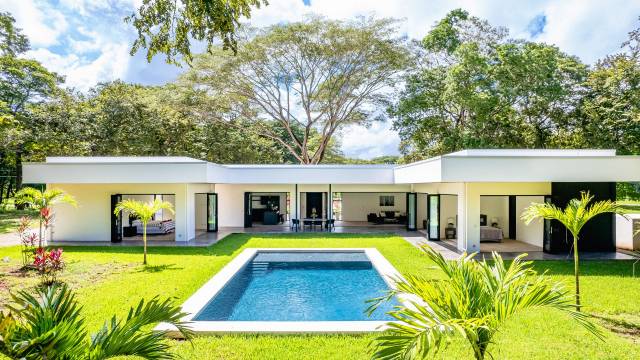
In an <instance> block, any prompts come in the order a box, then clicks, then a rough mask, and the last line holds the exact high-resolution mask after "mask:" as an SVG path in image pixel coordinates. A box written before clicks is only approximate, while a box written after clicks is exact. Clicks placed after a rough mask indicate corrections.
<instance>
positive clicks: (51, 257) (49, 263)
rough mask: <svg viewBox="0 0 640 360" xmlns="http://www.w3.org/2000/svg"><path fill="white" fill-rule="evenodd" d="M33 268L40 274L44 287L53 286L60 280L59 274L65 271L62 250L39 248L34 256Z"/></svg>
mask: <svg viewBox="0 0 640 360" xmlns="http://www.w3.org/2000/svg"><path fill="white" fill-rule="evenodd" d="M33 267H35V268H36V270H37V271H38V274H40V278H41V284H42V285H44V286H49V285H53V284H55V283H56V281H57V279H58V274H59V273H60V272H62V270H64V259H62V249H51V250H47V249H45V248H41V247H39V248H37V249H36V251H35V254H34V256H33Z"/></svg>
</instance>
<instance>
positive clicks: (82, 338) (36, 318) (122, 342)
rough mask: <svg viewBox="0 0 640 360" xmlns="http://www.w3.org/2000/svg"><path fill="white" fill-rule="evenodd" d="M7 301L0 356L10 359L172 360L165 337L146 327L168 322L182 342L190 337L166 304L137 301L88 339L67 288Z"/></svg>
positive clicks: (0, 318) (2, 316) (176, 309)
mask: <svg viewBox="0 0 640 360" xmlns="http://www.w3.org/2000/svg"><path fill="white" fill-rule="evenodd" d="M12 298H13V305H12V306H10V307H9V313H4V312H0V353H2V354H4V355H7V356H9V357H10V358H12V359H88V360H99V359H107V358H110V357H114V356H122V355H137V356H140V357H143V358H146V359H173V358H174V356H173V355H172V354H170V353H168V349H169V345H168V344H167V343H166V342H165V341H164V337H165V335H166V332H161V331H160V332H154V331H152V330H148V325H152V324H155V323H157V322H167V323H170V324H172V325H174V326H175V327H176V328H177V329H178V331H179V332H180V333H181V334H182V335H183V336H184V337H185V338H187V339H191V337H192V336H193V332H192V331H191V330H190V329H189V328H188V327H187V323H185V322H183V321H181V320H180V319H181V318H182V317H183V316H184V315H185V314H184V313H182V312H181V311H180V308H179V307H177V306H174V305H173V304H172V303H171V302H170V301H169V300H164V301H160V300H159V299H158V298H153V299H152V300H151V301H149V302H145V301H144V299H143V300H140V302H139V303H138V306H137V307H135V308H131V309H130V310H129V314H128V316H127V318H126V319H125V320H118V319H117V318H116V317H115V316H114V317H113V318H111V320H110V321H107V322H106V323H105V324H104V326H103V327H102V328H101V329H100V330H99V331H98V332H97V333H95V334H92V335H91V336H90V337H88V336H87V331H86V329H85V326H84V320H83V318H82V317H81V310H82V309H81V307H80V306H79V305H78V303H77V302H76V300H75V296H74V294H73V293H72V292H71V290H69V289H68V288H67V286H66V285H64V286H62V287H59V286H50V287H46V288H38V289H37V290H36V294H35V296H34V295H31V294H30V293H28V292H27V291H24V290H23V291H19V292H18V293H17V294H14V295H12Z"/></svg>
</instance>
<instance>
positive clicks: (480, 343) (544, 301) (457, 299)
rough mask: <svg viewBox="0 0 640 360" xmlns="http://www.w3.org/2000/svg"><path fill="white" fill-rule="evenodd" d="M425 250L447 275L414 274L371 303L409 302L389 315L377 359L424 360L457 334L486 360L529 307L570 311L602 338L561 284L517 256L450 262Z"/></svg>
mask: <svg viewBox="0 0 640 360" xmlns="http://www.w3.org/2000/svg"><path fill="white" fill-rule="evenodd" d="M422 250H423V251H424V252H425V254H426V255H427V258H428V259H429V260H431V261H433V262H434V263H435V264H436V266H437V267H438V268H439V269H440V270H442V272H443V273H444V275H445V279H444V280H433V279H429V278H426V277H423V276H418V275H410V276H407V277H406V280H402V279H397V281H396V289H394V290H391V291H390V292H389V293H388V294H387V295H386V296H384V297H381V298H378V299H374V300H372V302H373V305H372V307H371V308H370V311H371V312H372V311H374V310H375V309H376V307H377V306H379V305H380V304H381V303H382V302H385V301H388V300H389V299H391V298H392V297H398V298H399V299H401V301H404V302H405V303H404V304H403V305H401V306H398V307H397V308H396V309H395V310H393V311H391V312H389V314H390V315H391V316H392V317H393V318H394V319H395V321H394V322H390V323H388V324H387V326H388V327H389V330H388V331H387V332H385V333H384V334H383V335H380V336H378V337H377V338H376V339H375V341H374V345H375V352H374V354H373V358H374V359H426V358H429V357H430V355H432V354H434V353H436V352H438V351H439V350H441V349H442V348H443V347H444V346H445V344H446V343H447V342H448V338H450V337H452V336H454V335H460V336H462V337H464V338H465V339H466V340H467V342H468V343H469V345H471V348H472V349H473V353H474V356H475V358H476V359H484V358H485V355H486V354H487V348H488V346H489V345H490V344H491V343H492V339H493V337H494V336H495V335H496V333H497V332H498V330H499V328H500V327H501V326H503V325H504V323H505V322H506V321H507V320H509V319H510V318H513V317H515V316H517V315H519V314H520V313H523V312H525V311H526V310H529V309H539V308H545V307H547V308H553V309H557V310H560V311H563V312H565V313H567V314H568V315H569V316H571V317H572V318H573V319H574V320H576V321H577V322H578V323H579V324H580V325H582V326H583V327H585V328H586V329H587V330H588V331H589V332H591V333H592V334H594V335H596V336H597V337H599V338H602V334H601V332H600V331H599V330H598V329H597V328H596V327H595V325H594V324H592V323H591V322H589V320H588V316H587V315H584V314H583V313H580V312H577V311H573V310H572V306H573V305H572V304H571V296H570V295H568V294H567V291H565V290H564V289H563V287H562V285H561V284H560V283H557V282H554V281H551V280H550V278H549V277H547V276H544V275H537V273H536V272H535V270H533V269H532V268H531V264H532V263H531V262H527V261H522V259H523V258H524V257H525V256H526V254H522V255H520V256H518V257H517V258H516V259H515V260H513V261H512V262H511V263H510V264H509V265H508V266H507V265H506V264H505V263H504V261H503V260H502V257H501V256H500V255H498V254H497V253H495V252H494V253H493V255H492V258H493V259H492V260H493V261H492V262H491V263H489V262H487V261H485V260H482V261H475V260H474V259H473V257H474V256H475V255H476V254H471V255H467V254H466V253H465V254H463V255H462V256H461V257H460V258H459V259H457V260H446V259H445V258H444V257H443V256H442V255H441V254H440V253H439V252H437V251H435V250H433V249H432V248H430V247H428V246H426V245H425V246H423V247H422Z"/></svg>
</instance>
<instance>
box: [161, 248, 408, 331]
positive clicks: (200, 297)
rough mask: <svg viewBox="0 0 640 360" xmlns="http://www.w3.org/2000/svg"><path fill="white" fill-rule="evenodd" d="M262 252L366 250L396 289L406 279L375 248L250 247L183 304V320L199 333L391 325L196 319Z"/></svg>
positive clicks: (164, 325)
mask: <svg viewBox="0 0 640 360" xmlns="http://www.w3.org/2000/svg"><path fill="white" fill-rule="evenodd" d="M259 252H263V253H264V252H328V253H331V252H333V253H343V252H364V253H365V255H366V256H367V258H369V261H371V264H372V265H373V267H374V268H375V269H376V271H377V272H378V274H379V275H380V277H381V278H382V279H383V280H384V282H385V283H386V284H387V286H388V287H389V288H390V289H395V288H396V286H395V284H396V280H398V279H401V280H402V279H403V278H402V275H401V274H400V272H398V270H396V268H395V267H393V265H391V263H390V262H389V261H388V260H387V259H386V258H385V257H384V256H383V255H382V254H381V253H380V251H378V250H377V249H375V248H247V249H245V250H243V251H242V252H241V253H240V254H238V255H237V256H236V257H235V258H233V259H232V260H231V261H230V262H229V263H228V264H227V265H225V266H224V267H223V268H222V269H221V270H220V271H219V272H218V273H217V274H215V275H214V276H213V277H212V278H211V279H209V281H207V282H206V283H205V284H204V285H203V286H202V287H200V288H199V289H198V290H197V291H196V292H195V293H194V294H193V295H191V297H189V299H187V301H185V302H184V303H183V304H182V311H183V312H185V313H187V315H186V316H185V317H184V318H183V319H182V320H183V321H188V322H189V324H188V326H189V328H191V330H193V331H194V332H195V333H196V334H197V335H206V334H231V333H270V334H300V333H343V334H355V333H367V332H376V331H384V330H385V329H386V324H388V323H389V321H373V320H372V321H199V320H198V321H194V320H193V318H194V317H195V316H196V315H197V314H198V313H200V311H201V310H202V309H203V308H204V307H205V306H207V304H208V303H209V302H210V301H211V300H212V299H213V298H214V297H215V296H217V295H218V293H219V292H220V291H222V289H223V288H224V287H225V286H226V285H227V284H228V283H229V281H231V279H232V278H233V277H234V276H235V275H236V274H237V273H238V272H239V271H241V270H242V269H243V268H244V267H245V266H246V265H247V264H248V263H249V262H250V261H251V260H252V259H253V258H254V257H255V256H256V255H257V254H258V253H259ZM154 330H156V331H167V332H168V335H169V336H172V337H180V333H179V332H178V330H177V329H176V328H175V327H174V326H173V325H171V324H168V323H160V324H158V325H157V326H156V327H155V328H154Z"/></svg>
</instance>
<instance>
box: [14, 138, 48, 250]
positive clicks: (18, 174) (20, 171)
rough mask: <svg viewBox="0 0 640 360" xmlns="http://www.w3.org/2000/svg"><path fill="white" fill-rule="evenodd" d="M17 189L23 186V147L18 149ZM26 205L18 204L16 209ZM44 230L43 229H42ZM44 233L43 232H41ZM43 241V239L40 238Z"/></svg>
mask: <svg viewBox="0 0 640 360" xmlns="http://www.w3.org/2000/svg"><path fill="white" fill-rule="evenodd" d="M15 171H16V191H18V190H20V189H21V188H22V148H20V149H18V150H16V168H15ZM24 208H25V205H24V204H20V205H16V209H18V210H24ZM40 232H42V230H41V231H40ZM41 235H42V234H41ZM40 241H42V239H40Z"/></svg>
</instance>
